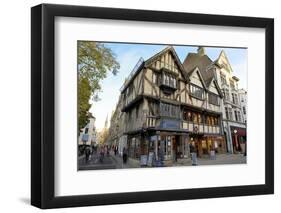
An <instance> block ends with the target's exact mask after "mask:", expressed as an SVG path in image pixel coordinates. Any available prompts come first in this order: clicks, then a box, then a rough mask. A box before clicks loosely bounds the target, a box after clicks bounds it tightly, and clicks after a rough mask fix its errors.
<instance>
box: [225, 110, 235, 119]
mask: <svg viewBox="0 0 281 213" xmlns="http://www.w3.org/2000/svg"><path fill="white" fill-rule="evenodd" d="M225 116H226V119H227V120H233V114H232V108H230V107H225Z"/></svg>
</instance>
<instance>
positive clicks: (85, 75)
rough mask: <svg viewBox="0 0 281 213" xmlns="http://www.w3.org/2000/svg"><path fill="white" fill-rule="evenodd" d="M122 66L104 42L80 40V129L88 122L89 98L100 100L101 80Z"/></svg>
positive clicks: (115, 72)
mask: <svg viewBox="0 0 281 213" xmlns="http://www.w3.org/2000/svg"><path fill="white" fill-rule="evenodd" d="M119 68H120V65H119V63H118V62H117V60H116V56H115V54H114V53H113V52H112V50H111V49H110V48H107V47H106V46H105V45H104V44H102V43H98V42H94V41H78V104H79V107H78V120H79V126H78V127H79V129H78V131H79V130H80V129H81V128H83V127H84V126H85V125H86V123H87V122H88V119H89V117H90V116H91V115H90V113H89V109H90V107H91V104H90V103H89V100H90V99H91V98H93V100H94V101H97V100H99V97H98V93H99V92H100V91H101V85H100V81H101V80H103V79H104V78H106V77H107V74H108V73H109V72H112V73H113V74H114V75H116V74H117V72H118V69H119Z"/></svg>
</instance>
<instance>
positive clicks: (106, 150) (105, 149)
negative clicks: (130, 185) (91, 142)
mask: <svg viewBox="0 0 281 213" xmlns="http://www.w3.org/2000/svg"><path fill="white" fill-rule="evenodd" d="M111 151H112V152H113V153H114V155H115V156H116V155H117V154H118V146H109V145H101V146H98V147H94V148H92V147H86V148H85V151H84V154H85V161H86V163H88V162H89V161H90V160H91V157H92V155H93V154H98V156H99V161H100V163H103V160H104V157H105V156H107V157H108V156H109V155H110V152H111ZM122 159H123V163H127V160H128V149H127V148H126V147H124V148H123V150H122Z"/></svg>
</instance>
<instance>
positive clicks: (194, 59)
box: [183, 53, 214, 86]
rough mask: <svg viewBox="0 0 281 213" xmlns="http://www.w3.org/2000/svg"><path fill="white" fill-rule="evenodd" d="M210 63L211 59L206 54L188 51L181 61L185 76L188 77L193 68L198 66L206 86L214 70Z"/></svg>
mask: <svg viewBox="0 0 281 213" xmlns="http://www.w3.org/2000/svg"><path fill="white" fill-rule="evenodd" d="M212 65H213V61H212V60H211V59H210V58H209V57H208V56H207V55H200V54H198V53H189V54H188V55H187V56H186V58H185V60H184V62H183V67H184V70H185V73H186V76H187V77H189V76H190V75H191V74H192V72H193V71H194V69H195V68H196V67H198V68H199V70H200V73H201V75H202V77H203V79H204V81H205V83H206V85H207V86H208V85H209V84H210V82H211V81H212V79H213V77H214V72H213V70H212V69H211V68H212Z"/></svg>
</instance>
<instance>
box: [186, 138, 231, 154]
mask: <svg viewBox="0 0 281 213" xmlns="http://www.w3.org/2000/svg"><path fill="white" fill-rule="evenodd" d="M190 144H191V145H192V146H193V148H194V150H195V152H196V153H197V156H198V157H208V156H209V155H210V152H211V151H215V152H216V153H217V154H221V153H226V144H225V140H224V138H223V137H222V136H216V135H204V134H201V135H199V134H191V135H190Z"/></svg>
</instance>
